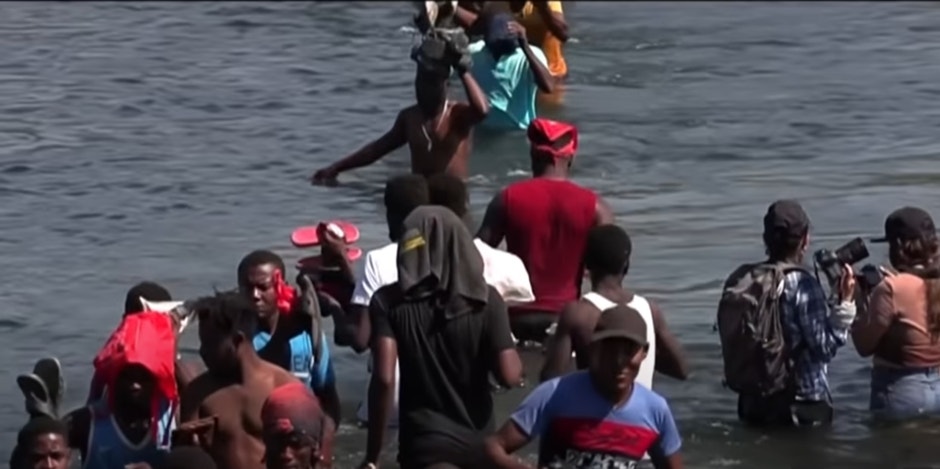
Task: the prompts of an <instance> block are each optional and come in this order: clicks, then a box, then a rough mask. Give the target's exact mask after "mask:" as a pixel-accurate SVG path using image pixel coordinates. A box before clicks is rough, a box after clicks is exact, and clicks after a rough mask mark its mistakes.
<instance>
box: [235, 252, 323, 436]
mask: <svg viewBox="0 0 940 469" xmlns="http://www.w3.org/2000/svg"><path fill="white" fill-rule="evenodd" d="M284 272H285V269H284V261H283V260H282V259H281V257H280V256H278V255H277V254H274V253H273V252H270V251H263V250H259V251H254V252H252V253H250V254H248V255H247V256H245V258H244V259H242V261H241V262H240V263H239V265H238V290H239V292H240V293H241V294H242V295H243V296H244V297H245V298H246V299H248V300H250V301H251V302H252V303H254V305H255V307H256V308H257V310H258V331H257V332H256V334H255V335H254V337H252V343H253V345H254V347H255V350H257V351H258V355H259V356H260V357H261V358H263V359H264V360H266V361H268V362H271V363H274V364H275V365H278V366H280V367H281V368H284V369H285V370H288V371H290V372H291V373H293V374H294V376H295V377H297V379H299V380H300V381H302V382H303V383H304V384H306V385H307V386H309V387H310V389H312V390H313V392H314V393H315V394H316V395H317V397H318V398H319V399H320V401H321V402H322V403H323V406H324V409H326V411H327V413H328V414H329V415H330V416H331V417H332V418H333V419H334V420H336V421H339V412H340V404H339V395H338V394H337V392H336V377H335V374H334V371H333V361H332V359H331V355H330V347H329V341H328V340H327V338H326V335H325V334H324V333H323V331H322V330H317V331H314V330H312V329H314V327H312V326H313V320H312V318H311V317H310V316H309V315H308V314H306V313H305V312H303V311H301V309H300V301H299V299H298V294H297V291H296V290H295V289H294V287H292V286H290V285H289V284H288V283H287V281H286V280H285V279H284ZM317 329H319V328H317ZM314 338H317V339H318V340H314Z"/></svg>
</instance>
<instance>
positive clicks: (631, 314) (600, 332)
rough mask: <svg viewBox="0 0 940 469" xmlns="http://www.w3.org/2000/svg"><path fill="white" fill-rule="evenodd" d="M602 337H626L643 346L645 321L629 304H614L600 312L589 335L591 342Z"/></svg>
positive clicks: (644, 341) (644, 343)
mask: <svg viewBox="0 0 940 469" xmlns="http://www.w3.org/2000/svg"><path fill="white" fill-rule="evenodd" d="M604 339H627V340H630V341H633V342H636V343H637V344H639V345H640V346H644V345H646V343H647V341H646V321H644V320H643V316H640V313H638V312H637V311H636V310H635V309H633V308H630V307H629V306H626V305H618V306H615V307H613V308H611V309H608V310H606V311H604V312H603V313H602V314H601V317H600V319H598V321H597V325H596V326H595V327H594V334H593V335H591V342H597V341H598V340H604Z"/></svg>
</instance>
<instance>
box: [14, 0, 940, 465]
mask: <svg viewBox="0 0 940 469" xmlns="http://www.w3.org/2000/svg"><path fill="white" fill-rule="evenodd" d="M0 12H2V16H3V17H4V21H3V22H2V23H0V39H2V40H3V42H4V43H6V44H7V45H8V46H7V47H6V48H5V51H4V54H3V55H2V56H0V94H2V95H3V96H4V99H3V100H2V102H0V225H2V226H3V230H2V234H0V258H2V259H3V261H4V263H5V268H4V269H3V270H2V271H0V283H2V284H3V285H4V288H3V289H2V290H0V299H2V301H3V304H4V305H5V307H4V313H3V317H2V319H0V342H2V343H3V344H4V347H5V353H4V357H5V361H6V366H4V367H3V369H2V371H0V380H2V381H3V382H5V383H8V384H7V385H5V386H0V417H2V420H3V424H2V425H0V434H2V435H0V436H2V441H4V442H12V441H13V438H14V435H15V431H16V429H17V428H18V426H19V425H20V423H21V422H22V417H21V415H22V402H21V399H20V397H19V393H18V391H17V390H16V387H15V384H14V380H13V378H14V376H15V375H16V374H18V373H20V372H24V371H26V370H28V368H29V367H30V366H31V364H32V362H33V361H34V360H35V359H36V358H38V357H39V356H41V355H44V354H52V355H56V356H58V357H60V358H61V360H62V362H63V365H64V366H65V367H66V373H67V379H68V381H69V383H70V385H71V386H70V389H69V392H68V394H67V400H68V403H69V404H74V405H77V404H78V403H79V402H80V400H81V399H82V398H83V396H84V393H85V390H86V388H87V384H86V383H87V380H88V377H89V375H90V371H91V366H90V363H91V358H92V356H93V354H94V352H95V351H96V350H97V348H98V347H99V346H100V345H101V343H102V342H103V340H104V339H105V338H106V337H107V335H108V333H109V332H110V330H111V328H112V327H113V326H114V325H115V324H116V323H117V321H118V319H119V315H120V312H121V304H122V300H123V296H124V293H125V291H126V289H127V288H128V287H129V286H130V285H131V284H133V283H135V282H137V281H140V280H144V279H154V280H157V281H159V282H162V283H164V284H165V285H167V286H168V287H169V288H170V289H171V291H172V292H173V293H174V295H175V296H178V297H191V296H196V295H200V294H203V293H206V292H208V291H210V290H211V289H212V288H213V287H220V288H224V287H231V286H233V285H234V282H235V278H234V276H235V274H234V271H235V266H236V264H237V263H238V260H239V259H240V257H241V256H242V255H243V254H245V253H247V252H248V251H250V250H252V249H255V248H272V249H275V250H276V251H278V252H280V253H282V254H283V255H284V256H285V257H286V258H288V259H289V260H294V259H296V258H298V257H299V256H300V255H301V252H299V251H297V250H295V249H293V248H291V246H290V244H289V239H288V237H289V233H290V231H291V229H292V228H294V227H296V226H299V225H301V224H305V223H311V222H314V221H316V220H321V219H324V218H329V217H341V218H345V219H349V220H352V221H354V222H356V223H358V224H359V225H360V227H361V228H362V231H363V237H362V241H361V242H360V245H362V246H364V247H367V248H371V247H375V246H379V245H381V244H383V243H385V242H386V239H387V238H386V230H385V227H384V222H383V216H382V213H383V208H382V205H381V191H382V185H383V182H384V180H385V178H386V177H388V175H389V174H393V173H398V172H402V171H407V168H408V165H407V157H406V155H405V154H404V153H403V152H397V153H395V154H393V155H391V156H389V157H388V158H386V159H385V160H384V161H382V162H380V163H378V164H376V165H374V166H372V167H370V168H366V169H362V170H359V171H356V172H353V173H350V174H347V175H343V176H341V180H342V185H341V186H340V187H336V188H321V187H315V188H313V187H310V186H309V185H308V184H307V183H306V182H305V178H306V177H307V176H308V175H309V174H310V173H311V172H312V171H313V170H314V169H316V168H318V167H320V166H322V165H324V164H327V163H328V162H330V161H332V160H334V159H336V158H339V157H342V156H343V155H344V154H346V153H347V152H349V151H351V150H354V149H355V148H357V147H358V146H359V145H361V144H362V143H364V142H366V141H367V140H368V139H370V138H372V137H373V136H376V135H378V134H379V133H380V132H382V131H384V130H385V129H386V128H387V127H388V126H389V125H390V124H391V122H392V119H393V117H394V115H395V113H396V112H397V111H398V110H399V109H400V108H401V107H403V106H405V105H408V104H410V103H411V102H412V99H413V88H412V85H411V81H412V79H413V73H414V72H413V70H414V68H413V66H412V64H411V63H410V62H409V61H408V59H407V55H408V51H409V47H410V46H411V44H412V37H411V36H410V35H409V34H408V33H406V32H404V31H403V30H402V27H403V26H406V25H407V24H408V19H409V16H410V6H409V5H407V4H406V3H405V2H395V3H391V2H390V3H387V4H386V3H371V4H359V3H352V2H335V3H312V2H298V3H292V2H283V3H280V2H278V3H264V4H261V3H254V4H250V3H234V2H219V3H197V2H174V3H157V2H138V3H130V2H126V3H125V2H111V3H93V2H87V3H86V2H82V3H65V2H57V3H45V2H43V3H13V2H9V3H3V4H0ZM566 14H567V17H568V19H569V22H570V25H571V30H572V34H573V36H574V38H575V40H573V41H572V42H571V43H569V45H568V46H567V53H566V56H567V59H568V63H569V69H570V70H571V77H570V80H569V83H568V88H567V90H566V93H565V95H564V96H563V102H561V103H560V104H556V105H554V106H546V107H545V111H546V114H548V115H551V116H555V117H557V118H560V119H565V120H569V121H572V122H574V123H576V124H577V125H578V126H579V128H580V130H581V150H580V154H579V157H578V160H577V162H576V171H575V178H576V180H577V181H578V182H580V183H583V184H585V185H588V186H590V187H592V188H594V189H596V190H598V191H599V192H600V193H601V194H602V195H603V196H604V197H605V198H606V199H607V200H608V201H609V202H610V204H611V205H612V206H613V208H614V209H615V211H616V213H617V216H618V220H619V222H620V223H621V224H622V226H624V227H626V229H627V230H628V231H629V232H630V233H631V235H632V236H633V238H634V245H635V251H636V254H635V260H634V266H633V269H632V272H631V276H630V279H629V281H630V282H631V283H632V284H633V285H634V286H635V287H636V288H637V289H638V290H639V291H640V292H642V293H646V294H647V295H648V296H650V297H651V298H653V299H655V300H658V301H659V302H660V304H661V305H662V307H663V308H664V310H665V311H666V314H667V319H668V322H669V323H670V325H671V326H672V327H673V328H674V329H675V330H676V332H677V334H678V336H679V337H680V339H681V340H682V342H683V343H684V344H685V346H686V347H687V350H688V353H689V355H690V359H691V362H692V365H693V366H694V374H693V375H692V377H691V378H690V379H689V380H688V381H687V382H684V383H678V382H674V381H670V380H669V379H668V378H662V377H660V378H657V382H656V387H657V389H658V391H659V392H661V393H662V394H664V395H665V396H667V397H668V399H669V401H670V403H671V405H672V406H673V409H674V412H675V415H676V417H677V419H678V422H679V426H680V429H681V431H682V434H683V437H684V440H685V443H684V449H683V451H684V453H685V456H686V459H687V461H688V466H689V467H693V468H713V467H744V468H755V467H760V468H766V469H774V468H790V467H813V468H816V467H827V468H829V467H910V468H913V467H918V468H919V467H940V466H931V464H932V463H933V462H934V461H938V460H940V458H938V455H937V453H938V450H936V444H935V443H934V441H935V439H936V438H937V431H936V427H935V426H934V425H931V424H920V425H915V426H908V427H904V428H890V429H880V428H878V429H876V428H873V427H872V425H871V424H870V423H869V421H868V414H867V410H866V409H867V400H868V389H867V381H868V379H867V376H868V375H867V373H868V368H869V367H868V364H867V363H866V361H864V360H862V359H860V358H858V356H857V355H856V353H855V351H854V350H853V349H852V346H851V345H848V346H847V347H846V348H845V349H843V350H842V351H841V352H840V353H839V355H838V357H837V358H836V360H835V361H834V362H833V363H832V365H831V382H832V385H833V395H834V399H835V402H836V408H837V421H836V424H835V425H834V427H833V428H832V429H831V430H829V431H826V432H822V433H819V434H816V435H812V436H810V437H796V436H788V435H773V436H767V435H762V434H760V433H755V432H753V431H749V430H745V429H742V428H741V427H740V426H739V425H738V424H737V423H736V420H735V410H734V409H735V407H734V397H733V395H732V394H730V393H729V392H726V391H725V390H724V389H722V387H721V384H720V364H721V362H720V356H719V349H718V345H717V344H718V341H717V337H716V336H715V335H714V333H713V332H712V329H711V325H712V323H713V319H714V312H715V304H716V301H717V296H718V293H719V291H718V289H719V287H720V284H721V282H722V280H723V279H724V277H725V276H726V275H727V273H728V272H730V270H731V269H732V268H734V267H735V266H736V265H737V264H738V263H741V262H745V261H749V260H754V259H756V258H759V257H760V256H761V255H762V247H761V243H760V219H761V217H762V215H763V212H764V210H765V208H766V206H767V205H768V204H769V203H770V202H771V201H773V200H774V199H776V198H782V197H795V198H798V199H799V200H800V201H802V202H803V203H804V205H805V207H806V209H807V211H808V213H809V214H810V217H811V218H812V220H813V222H814V232H813V236H814V248H819V247H823V246H828V247H835V246H836V245H839V244H841V243H842V242H844V241H846V240H848V239H849V238H851V237H853V236H855V235H857V234H860V235H874V234H876V233H877V231H878V229H879V227H880V226H881V223H882V221H883V218H884V216H885V215H886V214H887V213H888V212H890V211H891V210H892V209H894V208H896V207H899V206H902V205H904V204H919V205H921V206H924V207H925V208H927V209H928V210H931V211H933V212H934V214H935V215H938V216H940V210H938V209H940V207H938V205H937V202H936V201H937V200H940V165H938V164H937V159H936V158H937V157H938V156H940V155H938V154H940V141H938V139H937V129H938V128H940V85H938V78H940V43H938V41H937V36H938V34H940V27H938V26H937V24H940V9H938V8H937V6H936V4H935V3H908V4H905V3H891V2H884V3H752V2H740V3H715V4H711V3H676V4H671V3H585V2H578V3H571V4H568V6H567V11H566ZM457 91H459V90H457ZM526 166H527V155H526V152H525V142H524V140H523V138H522V137H521V136H519V135H512V136H502V137H498V138H497V137H492V136H490V137H488V138H485V139H484V138H482V137H481V138H480V139H479V141H478V142H477V144H476V148H475V152H474V159H473V161H472V164H471V169H472V173H473V175H474V176H473V177H472V178H471V181H470V186H471V195H472V203H473V206H474V207H475V213H476V217H477V220H479V218H480V217H481V213H482V210H483V207H484V206H485V204H486V202H487V201H488V199H489V198H490V197H491V196H492V194H493V193H494V192H495V191H496V190H498V188H500V187H501V186H503V185H505V184H506V183H508V182H510V181H513V180H516V179H518V178H521V177H524V171H523V170H524V169H525V168H526ZM872 252H873V258H874V260H876V261H881V260H883V259H884V257H885V256H884V252H883V251H881V250H878V249H873V250H872ZM192 335H193V334H190V335H189V336H188V337H186V341H185V343H186V344H187V346H188V347H189V350H190V351H191V350H192V347H194V346H195V339H194V338H193V337H192ZM337 353H338V376H339V382H340V386H341V387H342V388H343V389H342V394H343V395H344V396H350V397H349V402H348V405H347V406H346V415H349V416H351V415H352V414H353V411H354V410H355V403H356V401H357V400H358V396H359V395H360V394H361V390H362V388H363V385H364V382H365V379H366V375H365V364H364V358H363V357H360V356H356V355H354V354H352V353H351V352H347V351H345V350H341V351H338V352H337ZM535 372H536V371H535V370H530V373H532V374H534V373H535ZM521 395H522V392H520V391H515V392H513V393H510V394H509V395H508V396H501V397H500V407H501V409H500V411H501V414H500V419H502V417H503V416H504V415H505V412H506V411H507V410H508V409H509V408H511V407H512V406H513V405H514V404H515V403H516V402H518V399H519V398H520V397H521ZM363 435H364V433H363V431H361V430H357V429H355V428H353V426H352V425H344V426H343V430H342V435H341V436H340V445H341V449H340V450H339V451H338V453H339V458H340V462H339V464H338V465H337V467H340V468H345V467H353V466H354V464H355V463H356V462H358V461H359V459H360V458H361V451H362V449H363V448H364V438H363ZM8 448H9V447H8V445H6V444H4V445H3V449H4V451H5V452H4V453H3V454H2V455H0V456H2V458H3V459H2V460H3V461H5V460H6V458H7V456H8V451H9V449H8ZM391 453H393V451H389V454H391Z"/></svg>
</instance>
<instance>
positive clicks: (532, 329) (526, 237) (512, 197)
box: [477, 119, 614, 342]
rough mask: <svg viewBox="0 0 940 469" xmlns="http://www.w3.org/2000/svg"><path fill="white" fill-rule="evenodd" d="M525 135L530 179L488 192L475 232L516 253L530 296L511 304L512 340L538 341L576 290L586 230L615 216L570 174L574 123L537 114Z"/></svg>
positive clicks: (576, 295) (575, 137)
mask: <svg viewBox="0 0 940 469" xmlns="http://www.w3.org/2000/svg"><path fill="white" fill-rule="evenodd" d="M527 136H528V139H529V144H530V149H531V150H530V156H531V162H532V178H531V179H529V180H525V181H520V182H517V183H514V184H510V185H509V186H508V187H506V188H505V189H503V191H502V192H500V193H499V194H497V195H496V196H495V197H493V200H492V201H491V202H490V204H489V207H487V209H486V215H485V216H484V218H483V225H482V226H481V227H480V231H479V233H477V237H479V238H480V239H482V240H483V241H485V242H486V243H487V244H489V245H491V246H493V247H497V246H499V244H500V243H501V242H502V241H503V238H505V239H506V250H507V251H509V252H511V253H513V254H515V255H517V256H519V258H521V259H522V262H523V263H524V264H525V267H526V270H528V272H529V279H530V281H531V282H532V291H533V293H534V294H535V301H533V302H531V303H526V304H522V305H516V306H513V307H510V308H509V314H510V316H509V317H510V324H511V327H512V331H513V334H514V335H515V336H516V338H517V339H519V340H522V341H536V342H542V341H543V340H544V339H545V337H546V336H547V329H548V328H549V327H550V326H551V325H552V323H554V322H555V321H556V320H557V318H558V314H559V313H560V312H561V310H562V308H563V307H564V306H565V304H567V303H569V302H571V301H575V300H577V299H578V298H579V297H580V293H581V282H582V279H583V275H584V266H583V265H582V262H581V259H582V257H583V256H582V254H583V253H584V248H585V246H586V243H587V234H588V231H589V230H590V229H591V228H592V227H594V226H596V225H602V224H608V223H612V222H613V219H614V216H613V213H612V212H611V210H610V207H608V206H607V204H606V203H605V202H604V201H603V200H602V199H601V198H600V197H599V196H598V195H596V194H595V193H594V192H593V191H591V190H590V189H587V188H584V187H581V186H579V185H577V184H575V183H574V182H572V181H571V180H570V179H569V177H570V171H571V164H572V163H573V162H574V157H575V153H576V152H577V149H578V129H576V128H575V127H574V126H573V125H571V124H567V123H564V122H556V121H552V120H548V119H535V120H534V121H532V123H531V124H530V125H529V128H528V131H527Z"/></svg>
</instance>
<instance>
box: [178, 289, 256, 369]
mask: <svg viewBox="0 0 940 469" xmlns="http://www.w3.org/2000/svg"><path fill="white" fill-rule="evenodd" d="M193 310H194V311H195V313H196V317H197V318H199V355H200V356H201V357H202V361H203V362H205V364H206V368H207V369H208V370H209V372H210V373H212V374H216V375H223V376H232V375H235V374H238V373H239V372H240V370H241V364H242V363H243V361H244V360H245V357H247V356H249V355H251V354H254V346H253V345H252V342H251V339H252V337H253V336H254V334H255V331H256V330H257V329H258V312H257V309H256V307H255V305H254V304H253V303H252V302H251V300H249V299H247V298H245V296H244V295H241V294H239V293H235V292H223V293H216V294H215V295H214V296H209V297H205V298H200V299H199V300H197V301H196V303H195V304H194V305H193Z"/></svg>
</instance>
